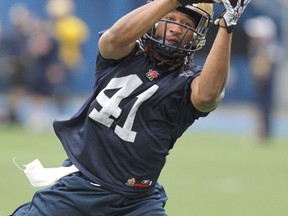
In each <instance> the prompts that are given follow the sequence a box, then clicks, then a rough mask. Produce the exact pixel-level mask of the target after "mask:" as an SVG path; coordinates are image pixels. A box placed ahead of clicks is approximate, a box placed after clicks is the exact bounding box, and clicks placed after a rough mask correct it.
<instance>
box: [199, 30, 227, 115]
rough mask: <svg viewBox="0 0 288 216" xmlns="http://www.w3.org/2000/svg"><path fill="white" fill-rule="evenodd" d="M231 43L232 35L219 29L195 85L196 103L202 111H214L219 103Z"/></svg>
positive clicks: (225, 78)
mask: <svg viewBox="0 0 288 216" xmlns="http://www.w3.org/2000/svg"><path fill="white" fill-rule="evenodd" d="M231 41H232V34H228V33H227V31H226V29H224V28H220V29H219V32H218V34H217V36H216V38H215V41H214V43H213V46H212V48H211V51H210V53H209V55H208V57H207V59H206V62H205V64H204V67H203V70H202V73H201V76H200V77H199V79H198V83H197V88H196V94H197V95H196V97H197V98H198V102H197V103H198V104H201V106H200V108H201V109H202V110H203V111H209V110H212V109H214V108H215V107H216V106H217V105H218V104H219V103H220V101H221V93H222V92H223V89H224V87H225V85H226V82H227V77H228V71H229V66H230V55H231ZM199 101H200V102H199Z"/></svg>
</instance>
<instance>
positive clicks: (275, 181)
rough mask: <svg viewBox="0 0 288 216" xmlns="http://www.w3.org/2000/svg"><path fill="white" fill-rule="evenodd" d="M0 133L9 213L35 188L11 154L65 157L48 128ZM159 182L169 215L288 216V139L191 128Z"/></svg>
mask: <svg viewBox="0 0 288 216" xmlns="http://www.w3.org/2000/svg"><path fill="white" fill-rule="evenodd" d="M0 138H1V151H0V156H1V157H0V160H1V163H0V167H1V178H0V183H1V189H0V191H1V192H0V193H1V195H0V216H7V215H8V214H9V213H11V212H12V211H13V210H14V209H15V208H16V207H17V206H19V205H20V204H22V203H24V202H27V201H29V200H30V199H31V197H32V196H33V193H34V192H35V191H36V189H35V188H32V186H30V184H29V182H28V180H27V179H26V177H25V174H24V173H23V172H22V171H21V170H19V169H18V168H17V167H16V166H15V165H14V163H13V158H16V162H17V163H18V164H27V163H29V162H31V161H32V160H34V159H36V158H38V159H39V160H40V161H41V162H42V164H43V166H45V167H49V166H53V167H55V166H59V165H60V164H61V163H62V161H63V160H64V159H65V158H66V156H65V153H64V151H63V149H62V147H61V144H60V143H59V141H58V140H57V138H56V136H55V135H54V134H53V133H52V132H47V133H41V134H39V133H38V134H35V133H32V132H29V131H25V130H23V129H21V128H1V130H0ZM160 181H161V183H162V184H164V185H165V188H166V192H167V193H168V195H169V200H168V202H167V206H166V210H167V213H168V215H170V216H194V215H195V216H287V215H288V140H287V139H280V138H278V139H276V138H274V139H271V140H270V141H269V142H266V143H265V145H261V143H259V142H257V141H256V140H255V139H254V138H253V137H245V136H240V135H239V136H237V135H223V134H201V133H197V134H196V133H192V132H189V133H186V135H184V136H183V137H182V138H181V139H180V140H179V141H178V143H177V144H176V146H175V148H174V149H173V150H172V151H171V155H170V156H169V157H168V160H167V165H166V167H165V169H164V170H163V173H162V175H161V177H160Z"/></svg>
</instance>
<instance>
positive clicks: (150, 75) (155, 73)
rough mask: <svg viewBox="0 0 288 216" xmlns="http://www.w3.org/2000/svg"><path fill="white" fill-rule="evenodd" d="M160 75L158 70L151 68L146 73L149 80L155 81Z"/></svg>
mask: <svg viewBox="0 0 288 216" xmlns="http://www.w3.org/2000/svg"><path fill="white" fill-rule="evenodd" d="M159 76H160V74H159V72H158V71H156V70H152V69H149V70H148V72H147V73H146V77H147V79H148V80H150V81H153V80H154V79H156V78H158V77H159Z"/></svg>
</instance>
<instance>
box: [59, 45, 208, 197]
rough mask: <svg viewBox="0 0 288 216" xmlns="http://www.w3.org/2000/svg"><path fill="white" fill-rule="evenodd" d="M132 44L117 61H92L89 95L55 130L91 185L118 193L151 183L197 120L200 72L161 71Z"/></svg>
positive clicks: (194, 68) (138, 191)
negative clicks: (194, 98) (194, 90)
mask: <svg viewBox="0 0 288 216" xmlns="http://www.w3.org/2000/svg"><path fill="white" fill-rule="evenodd" d="M139 50H140V46H139V45H138V44H137V45H136V47H135V49H134V51H133V52H132V53H131V54H130V55H129V56H127V57H125V58H123V59H121V60H117V61H114V60H105V59H103V58H102V57H101V55H100V54H99V55H98V57H97V62H96V82H95V87H94V92H93V94H92V95H91V96H90V98H89V99H88V100H87V101H86V103H85V104H84V105H83V106H82V108H81V109H80V110H79V111H78V113H77V114H76V115H75V116H74V117H73V118H72V119H70V120H67V121H55V122H54V129H55V132H56V134H57V136H58V137H59V139H60V140H61V142H62V144H63V146H64V148H65V150H66V152H67V154H68V156H69V158H70V160H71V161H72V162H73V164H74V165H75V166H76V167H77V168H78V169H79V170H80V171H81V172H82V173H83V174H85V175H86V176H87V177H89V178H90V179H91V180H92V181H93V182H95V183H98V184H100V185H102V186H103V187H106V188H108V189H109V190H112V191H114V192H117V193H121V194H123V195H139V194H142V193H146V192H147V191H150V190H151V189H152V188H153V187H154V186H155V184H156V182H157V179H158V177H159V175H160V172H161V170H162V168H163V166H164V164H165V160H166V156H167V155H168V153H169V150H170V149H171V148H172V147H173V145H174V143H175V142H176V140H177V139H178V138H179V137H180V136H181V135H182V134H183V132H184V131H185V130H186V129H187V128H188V127H189V126H190V125H191V124H192V123H193V122H194V120H195V119H198V118H199V117H204V116H206V115H207V113H201V112H199V111H197V110H196V109H195V108H194V107H193V106H192V104H191V100H190V94H191V88H190V85H191V81H192V80H193V78H195V77H196V76H198V75H199V74H200V72H201V68H200V67H198V66H196V65H190V66H189V68H187V70H185V71H184V72H183V73H181V74H179V72H178V71H174V72H167V71H162V70H160V69H159V68H157V67H156V66H155V63H153V62H152V63H151V60H150V61H149V59H148V57H147V56H146V55H144V54H141V55H136V53H137V51H139Z"/></svg>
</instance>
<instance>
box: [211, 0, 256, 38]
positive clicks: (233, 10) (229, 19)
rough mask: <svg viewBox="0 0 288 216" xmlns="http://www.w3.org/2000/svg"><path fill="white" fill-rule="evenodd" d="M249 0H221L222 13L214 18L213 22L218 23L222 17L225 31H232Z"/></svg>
mask: <svg viewBox="0 0 288 216" xmlns="http://www.w3.org/2000/svg"><path fill="white" fill-rule="evenodd" d="M250 1H251V0H222V3H223V5H224V7H225V10H224V12H223V13H222V15H221V16H220V17H219V18H218V19H216V20H215V24H216V25H219V20H220V18H223V19H224V21H225V24H226V28H227V32H228V33H232V32H233V30H234V27H235V26H236V24H237V21H238V19H239V18H240V17H241V15H242V14H243V12H244V10H245V8H246V7H247V5H248V4H249V3H250Z"/></svg>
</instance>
